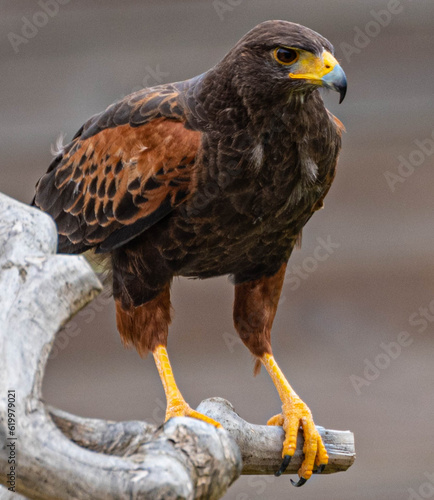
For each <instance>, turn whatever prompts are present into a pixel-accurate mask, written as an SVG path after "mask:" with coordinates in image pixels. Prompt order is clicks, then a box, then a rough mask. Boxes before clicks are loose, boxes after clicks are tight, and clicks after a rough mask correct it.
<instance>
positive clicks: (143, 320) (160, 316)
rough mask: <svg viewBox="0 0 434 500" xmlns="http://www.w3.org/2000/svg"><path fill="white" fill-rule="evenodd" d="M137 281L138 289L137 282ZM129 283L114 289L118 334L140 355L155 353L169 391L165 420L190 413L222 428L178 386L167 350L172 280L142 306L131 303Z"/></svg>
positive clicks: (162, 377)
mask: <svg viewBox="0 0 434 500" xmlns="http://www.w3.org/2000/svg"><path fill="white" fill-rule="evenodd" d="M119 276H120V273H118V275H117V278H118V279H119ZM134 283H135V285H136V288H137V286H138V285H137V283H136V282H134ZM126 284H128V282H127V283H126ZM126 284H125V283H120V284H119V283H118V286H117V287H116V288H115V290H117V291H118V293H117V296H116V295H115V299H116V320H117V325H118V329H119V333H120V334H121V338H122V341H123V342H124V344H125V345H127V346H134V347H135V348H136V349H137V351H138V352H139V354H140V355H141V356H146V354H147V353H148V352H149V351H151V352H152V354H153V356H154V360H155V364H156V365H157V369H158V373H159V374H160V378H161V381H162V382H163V386H164V392H165V393H166V400H167V410H166V420H168V419H169V418H171V417H180V416H187V417H193V418H197V419H199V420H203V421H204V422H207V423H209V424H212V425H214V426H215V427H221V424H219V423H218V422H216V421H215V420H213V419H212V418H209V417H207V416H205V415H202V414H201V413H199V412H197V411H195V410H192V409H191V408H190V406H188V404H187V403H186V402H185V400H184V398H183V397H182V394H181V392H180V391H179V389H178V386H177V385H176V382H175V377H174V376H173V371H172V367H171V366H170V362H169V356H168V355H167V349H166V345H167V335H168V328H169V324H170V320H171V318H170V283H167V284H165V285H164V287H163V288H162V289H161V291H160V292H159V293H158V294H156V295H155V297H154V298H152V299H151V300H149V301H147V302H145V303H143V304H139V305H134V304H133V303H131V300H130V299H129V297H128V296H127V295H126V293H125V290H126ZM121 285H122V286H121ZM136 288H135V289H136ZM145 291H146V290H145Z"/></svg>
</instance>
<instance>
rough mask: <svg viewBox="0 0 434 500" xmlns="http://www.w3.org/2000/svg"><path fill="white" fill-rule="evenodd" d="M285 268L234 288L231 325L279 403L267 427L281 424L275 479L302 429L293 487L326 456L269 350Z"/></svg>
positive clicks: (321, 465)
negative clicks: (267, 377)
mask: <svg viewBox="0 0 434 500" xmlns="http://www.w3.org/2000/svg"><path fill="white" fill-rule="evenodd" d="M285 269H286V264H283V265H282V267H281V268H280V269H279V271H278V272H277V273H276V274H275V275H273V276H269V277H263V278H260V279H257V280H254V281H248V282H241V283H239V284H237V285H236V286H235V302H234V323H235V328H236V330H237V331H238V333H239V335H240V337H241V340H242V341H243V342H244V344H245V345H246V346H247V347H248V348H249V349H250V351H251V352H252V354H253V355H254V356H256V358H257V363H256V367H255V373H256V372H257V371H259V369H260V367H261V363H262V364H263V365H264V366H265V368H266V369H267V371H268V373H269V374H270V376H271V379H272V380H273V383H274V385H275V386H276V389H277V391H278V393H279V396H280V399H281V401H282V413H281V414H279V415H276V416H275V417H273V418H272V419H270V420H269V421H268V424H269V425H281V426H282V427H283V429H284V431H285V441H284V443H283V450H282V457H283V462H282V465H281V467H280V469H279V470H278V471H277V472H276V476H280V475H281V474H282V473H283V472H285V470H286V468H287V467H288V464H289V462H290V460H291V457H292V456H293V455H294V453H295V449H296V445H297V434H298V429H299V427H300V425H301V427H302V428H303V434H304V447H303V452H304V456H305V457H304V460H303V463H302V465H301V467H300V469H299V471H298V474H299V476H300V480H299V481H298V483H294V482H293V484H294V485H295V486H302V485H303V484H304V483H305V482H306V481H307V480H308V479H309V478H310V477H311V475H312V472H313V468H314V465H316V466H317V467H318V472H322V470H323V469H324V467H325V466H326V465H327V463H328V456H327V452H326V449H325V447H324V444H323V442H322V439H321V436H320V435H319V433H318V431H317V430H316V427H315V424H314V422H313V419H312V414H311V412H310V410H309V408H308V407H307V405H306V404H305V403H304V402H303V401H302V400H301V399H300V398H299V396H298V395H297V394H296V392H295V391H294V390H293V389H292V387H291V386H290V385H289V383H288V381H287V380H286V378H285V376H284V375H283V373H282V371H281V370H280V368H279V367H278V365H277V363H276V361H275V360H274V357H273V355H272V351H271V342H270V335H271V327H272V324H273V320H274V316H275V314H276V310H277V305H278V302H279V297H280V292H281V289H282V284H283V280H284V277H285ZM235 278H236V279H237V277H235Z"/></svg>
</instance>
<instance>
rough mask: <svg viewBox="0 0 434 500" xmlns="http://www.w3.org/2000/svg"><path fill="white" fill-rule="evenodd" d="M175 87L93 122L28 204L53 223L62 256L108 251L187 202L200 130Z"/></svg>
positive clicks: (135, 98) (144, 94) (130, 101)
mask: <svg viewBox="0 0 434 500" xmlns="http://www.w3.org/2000/svg"><path fill="white" fill-rule="evenodd" d="M179 92H180V91H179V90H178V89H177V88H176V87H175V86H173V85H168V86H161V87H154V88H153V89H145V90H143V91H140V92H138V93H135V94H132V95H131V96H128V97H126V98H125V99H123V100H122V101H120V102H118V103H116V104H114V105H112V106H110V107H109V108H108V109H107V110H106V111H104V112H103V113H101V114H100V115H96V116H95V117H93V118H91V119H90V120H89V121H88V122H87V123H85V124H84V125H83V127H82V128H81V129H80V130H79V131H78V132H77V134H76V135H75V137H74V138H73V140H72V142H71V143H70V144H68V145H67V146H66V147H65V148H64V150H63V151H62V153H61V154H59V155H58V156H56V157H55V158H54V160H53V162H52V164H51V165H50V167H49V169H48V172H47V173H46V174H45V175H44V176H43V177H42V178H41V179H40V180H39V182H38V184H37V186H36V194H35V198H34V200H33V204H34V205H36V206H37V207H39V208H40V209H41V210H43V211H45V212H48V213H49V214H50V215H51V216H52V217H53V218H54V220H55V221H56V223H57V227H58V232H59V251H60V252H67V253H79V252H82V251H84V250H86V249H88V248H92V247H96V248H97V252H109V251H111V250H113V249H115V248H117V247H119V246H121V245H123V244H125V243H127V242H128V241H130V240H132V239H133V238H135V237H136V236H137V235H139V234H140V233H142V232H143V231H145V230H146V229H147V228H149V227H150V226H152V225H153V224H155V223H157V222H158V221H159V220H160V219H162V218H163V217H165V216H166V215H167V214H169V213H170V212H171V211H172V210H173V209H174V208H175V207H176V206H178V205H179V204H181V203H182V202H183V201H185V200H186V199H187V198H188V196H189V195H190V194H191V193H192V192H193V190H194V186H195V182H196V180H195V172H194V162H195V157H196V154H197V150H198V148H199V144H200V132H197V131H193V130H190V129H187V128H186V127H185V117H184V115H183V110H182V108H181V107H180V105H179Z"/></svg>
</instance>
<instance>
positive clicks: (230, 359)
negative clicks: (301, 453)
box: [0, 0, 434, 500]
mask: <svg viewBox="0 0 434 500" xmlns="http://www.w3.org/2000/svg"><path fill="white" fill-rule="evenodd" d="M62 3H66V4H65V5H59V9H58V12H57V13H54V14H53V16H52V17H50V18H48V17H47V16H45V18H44V16H43V15H42V16H41V15H40V14H38V13H40V12H41V11H42V9H41V5H40V4H38V3H37V2H31V1H17V2H12V1H1V2H0V6H1V10H0V12H1V17H0V24H1V31H2V35H1V45H0V68H1V75H0V89H1V92H0V96H1V97H0V99H1V115H0V144H1V152H2V153H1V167H0V169H1V170H0V172H1V176H0V191H2V192H4V193H6V194H8V195H10V196H13V197H15V198H18V199H19V200H22V201H26V202H28V201H30V199H31V197H32V192H33V186H34V184H35V182H36V181H37V179H38V178H39V177H40V176H41V175H42V174H43V173H44V172H45V170H46V169H47V166H48V164H49V162H50V158H51V155H50V152H49V149H50V144H51V143H54V142H55V140H56V137H57V135H58V134H59V132H64V133H66V136H67V139H71V138H72V136H73V134H74V133H75V132H76V130H77V129H78V128H79V127H80V126H81V124H82V123H83V122H84V121H85V120H86V119H87V118H88V117H89V116H90V115H92V114H94V113H97V112H99V111H101V110H103V109H104V108H105V107H107V106H108V105H109V104H110V103H111V102H113V101H114V100H116V99H118V98H120V97H122V96H123V95H126V94H128V93H130V92H131V91H133V90H136V89H137V88H139V87H141V86H148V85H153V84H156V83H161V82H168V81H177V80H182V79H186V78H189V77H191V76H194V75H196V74H198V73H201V72H203V71H205V70H206V69H208V68H209V67H211V66H212V65H214V64H215V63H216V62H217V61H218V60H219V59H220V58H221V57H223V55H224V54H225V53H226V52H227V51H228V50H229V49H230V48H231V46H232V45H233V44H234V43H235V42H236V41H237V40H238V39H239V38H240V37H241V36H242V35H243V34H244V33H245V32H246V31H248V30H249V29H250V28H252V27H253V26H255V25H256V24H257V23H259V22H261V21H264V20H266V19H273V18H274V19H279V18H280V19H286V20H290V21H295V22H299V23H302V24H305V25H307V26H309V27H310V28H312V29H314V30H316V31H318V32H320V33H321V34H323V35H324V36H326V37H327V38H328V39H329V40H330V41H331V42H332V43H333V44H334V45H335V48H336V54H337V57H338V59H339V60H340V61H341V63H342V66H343V67H344V69H345V71H346V73H347V76H348V81H349V90H348V94H347V98H346V100H345V101H344V103H343V104H342V105H341V106H338V104H337V101H338V96H337V95H336V94H334V93H333V94H329V95H326V96H325V100H326V102H327V105H328V107H329V109H330V110H331V111H332V112H333V113H334V114H336V115H337V116H338V117H339V118H340V119H341V120H342V121H343V122H344V124H345V125H346V127H347V134H346V135H345V137H344V148H343V153H342V155H341V159H340V164H339V171H338V175H337V179H336V181H335V183H334V186H333V188H332V189H331V192H330V193H329V195H328V197H327V200H326V207H325V210H322V211H321V212H320V213H317V214H316V215H315V216H314V217H313V219H312V220H311V221H310V223H309V224H308V226H307V227H306V229H305V231H304V237H303V248H302V250H301V251H297V252H295V253H294V255H293V256H292V258H291V260H290V264H289V267H288V269H289V270H290V273H291V274H288V278H287V282H286V284H285V287H284V290H283V295H282V303H281V305H280V309H279V311H278V315H277V318H276V321H275V325H274V330H273V343H274V349H275V354H276V357H277V359H278V361H279V362H280V364H281V366H282V369H283V370H284V372H285V373H286V374H287V376H288V378H289V380H290V382H291V383H292V385H293V386H294V388H295V389H296V390H297V392H298V393H299V394H300V395H301V397H302V398H303V399H304V400H305V401H306V402H307V403H308V404H309V406H310V408H311V409H312V412H313V415H314V418H315V421H316V423H317V424H320V425H323V426H325V427H328V428H334V429H351V430H352V431H353V432H354V433H355V436H356V451H357V460H356V462H355V464H354V466H353V467H352V468H351V469H350V470H349V471H348V472H346V473H343V474H336V475H333V476H328V477H321V478H319V477H314V478H312V480H311V481H309V483H308V484H307V485H306V486H305V487H304V488H302V489H299V490H295V489H293V488H292V486H291V485H290V482H289V477H288V476H286V477H281V478H274V477H263V476H262V477H261V476H257V477H250V478H249V477H242V478H241V479H240V480H238V481H237V482H236V484H235V485H233V486H232V488H231V489H230V490H229V492H228V493H227V495H226V496H225V499H227V500H229V499H231V500H254V499H277V498H298V499H311V498H318V499H327V500H332V499H333V500H336V499H338V500H341V499H394V500H400V499H407V498H434V479H432V480H431V482H429V481H430V480H429V479H428V477H427V476H426V474H434V454H433V443H434V391H433V380H434V362H433V360H434V343H433V340H432V334H433V331H434V326H433V325H434V248H433V239H434V231H433V209H434V196H433V188H434V171H433V159H434V139H433V135H434V119H433V117H434V95H433V94H434V83H433V81H434V58H433V46H434V2H432V1H428V0H426V1H425V0H420V1H417V2H415V1H410V0H402V1H400V0H391V1H389V2H387V1H368V0H364V1H355V0H330V1H327V2H325V1H323V2H319V1H317V0H304V1H303V2H300V1H295V0H290V1H288V0H269V1H262V2H260V1H248V0H244V1H242V0H222V1H218V2H213V1H212V0H204V1H180V0H172V1H160V2H156V1H155V2H152V1H126V0H123V1H122V2H120V1H118V2H116V1H104V2H101V1H100V2H96V1H84V0H72V1H70V2H66V1H65V0H63V2H62ZM35 15H36V18H34V16H35ZM23 16H24V17H25V18H26V19H29V20H32V19H34V20H35V22H36V23H39V25H40V27H39V28H37V30H36V33H35V32H34V31H31V28H28V27H27V28H25V24H26V22H25V21H24V20H23ZM23 29H25V30H26V29H27V31H25V33H27V35H32V36H31V37H29V36H27V35H25V36H27V38H25V40H27V41H23V40H22V39H19V38H17V37H14V35H11V33H14V34H15V35H17V36H18V35H19V36H22V30H23ZM416 141H417V142H416ZM430 148H431V149H430ZM385 174H386V175H387V176H388V179H389V180H387V179H386V177H385ZM393 176H395V177H393ZM318 238H322V240H323V241H326V242H327V241H329V242H331V243H332V244H333V246H332V247H331V248H329V250H323V251H322V253H321V257H322V259H323V260H318V258H317V257H316V256H318V255H319V254H318V252H315V249H316V248H317V246H318V245H319V244H320V243H319V241H320V240H318ZM232 297H233V290H232V286H231V285H230V284H229V282H228V280H227V279H226V278H220V279H214V280H208V281H204V282H199V281H189V280H186V279H181V280H178V281H176V282H175V284H174V286H173V304H174V307H175V311H176V317H175V321H174V324H173V326H172V328H171V332H170V336H169V351H170V352H171V356H172V361H173V365H174V370H175V374H176V376H177V380H178V383H179V385H180V387H181V389H182V391H183V392H184V395H185V397H186V399H187V400H188V401H189V402H190V404H191V405H197V404H198V403H199V402H200V401H201V400H202V399H204V398H206V397H209V396H222V397H225V398H227V399H229V400H230V401H231V402H232V403H233V404H234V405H235V407H236V409H237V410H238V412H239V413H240V414H241V416H243V417H244V418H246V419H248V420H250V421H252V422H255V423H264V422H265V421H266V420H267V419H268V418H269V417H270V416H271V415H273V414H274V413H276V412H277V411H278V410H279V400H278V396H277V393H276V391H275V389H274V388H273V386H272V384H271V382H270V380H269V378H268V376H267V375H266V374H265V373H264V372H263V373H261V375H260V376H258V377H257V378H256V379H254V378H253V376H252V371H253V363H252V360H251V357H250V355H249V353H248V352H247V350H246V349H245V348H244V347H243V346H242V345H241V344H240V342H239V341H237V337H236V335H235V333H234V330H233V326H232V318H231V305H232ZM430 304H431V306H430ZM401 332H407V336H405V334H401ZM400 335H401V336H400ZM403 339H406V340H405V341H404V340H403ZM398 340H401V341H402V342H401V344H402V345H401V346H398V344H397V342H398ZM391 343H392V344H391ZM370 363H371V365H370ZM376 365H377V366H376ZM368 366H370V368H368ZM364 371H365V373H364ZM357 377H359V378H357ZM44 396H45V399H46V400H47V401H48V402H49V403H51V404H54V405H57V406H59V407H61V408H63V409H65V410H68V411H71V412H74V413H77V414H80V415H84V416H94V417H104V418H110V419H149V420H156V421H158V422H159V421H161V420H162V418H163V411H162V409H161V407H162V406H164V403H163V401H164V394H163V390H162V387H161V384H160V381H159V379H158V375H157V371H156V369H155V367H154V364H153V361H152V359H151V358H148V359H146V360H141V359H140V358H139V357H138V355H137V354H136V353H135V352H132V351H126V350H124V349H123V348H122V347H121V344H120V340H119V337H118V334H117V332H116V327H115V318H114V311H113V304H112V302H111V301H110V300H107V299H104V298H103V297H102V298H101V297H100V298H99V299H97V300H96V301H95V303H93V304H91V305H90V306H89V308H88V309H87V310H86V311H83V312H82V313H80V314H79V315H78V316H77V317H76V318H75V319H74V322H73V323H72V324H71V325H70V327H69V328H68V329H67V330H66V332H64V333H63V334H61V336H60V337H59V339H58V341H57V343H56V346H55V348H54V351H53V355H52V358H51V360H50V363H49V366H48V371H47V375H46V379H45V382H44ZM417 495H419V497H418V496H417Z"/></svg>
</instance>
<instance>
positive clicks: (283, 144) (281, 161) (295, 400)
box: [33, 21, 347, 486]
mask: <svg viewBox="0 0 434 500" xmlns="http://www.w3.org/2000/svg"><path fill="white" fill-rule="evenodd" d="M346 86H347V83H346V77H345V74H344V72H343V70H342V68H341V66H340V65H339V64H338V62H337V60H336V59H335V57H334V56H333V47H332V45H331V44H330V42H328V40H326V39H325V38H324V37H322V36H321V35H319V34H318V33H316V32H315V31H312V30H310V29H308V28H306V27H304V26H301V25H299V24H294V23H290V22H286V21H266V22H263V23H261V24H259V25H258V26H256V27H255V28H253V29H252V30H251V31H249V32H248V33H247V34H246V35H245V36H244V37H243V38H241V40H240V41H239V42H238V43H237V44H236V45H235V46H234V47H233V48H232V49H231V50H230V51H229V53H228V54H227V55H226V56H225V57H224V58H223V59H222V60H221V61H220V62H219V63H217V64H216V65H215V66H214V67H213V68H212V69H210V70H209V71H206V72H205V73H203V74H201V75H199V76H196V77H194V78H191V79H190V80H186V81H182V82H177V83H170V84H165V85H158V86H156V87H152V88H145V89H143V90H140V91H138V92H135V93H133V94H131V95H129V96H127V97H125V98H123V99H121V100H119V101H118V102H116V103H114V104H112V105H111V106H109V107H108V108H107V109H106V110H105V111H103V112H102V113H100V114H97V115H95V116H93V117H92V118H90V119H89V120H88V121H87V122H86V123H85V124H84V125H83V126H82V127H81V128H80V130H79V131H78V132H77V133H76V134H75V136H74V137H73V139H72V141H71V142H70V143H69V144H68V145H66V146H64V147H63V148H62V150H61V151H60V152H59V153H58V154H57V155H56V156H55V158H54V159H53V162H52V163H51V165H50V167H49V168H48V171H47V173H46V174H45V175H44V176H42V178H41V179H40V180H39V182H38V183H37V186H36V193H35V198H34V201H33V204H34V205H36V206H37V207H39V208H40V209H41V210H43V211H44V212H47V213H48V214H50V215H51V216H52V217H53V218H54V220H55V221H56V223H57V228H58V233H59V244H58V251H59V252H61V253H71V254H76V253H81V252H85V251H87V250H90V249H93V251H94V252H95V254H102V255H103V256H105V257H108V258H109V260H110V264H111V268H112V277H113V278H112V279H113V295H114V300H115V304H116V317H117V327H118V330H119V332H120V335H121V338H122V341H123V343H124V344H125V345H127V346H134V347H135V348H136V349H137V351H138V353H139V354H140V355H141V356H145V355H146V354H147V353H148V352H151V353H152V354H153V357H154V359H155V363H156V366H157V369H158V372H159V374H160V377H161V380H162V383H163V386H164V390H165V394H166V399H167V411H166V419H169V418H171V417H174V416H180V415H184V416H190V417H194V418H198V419H201V420H204V421H205V422H208V423H210V424H212V425H215V426H217V427H219V426H220V424H219V423H218V422H216V421H214V420H212V419H210V418H208V417H207V416H205V415H201V414H199V413H198V412H196V411H195V410H193V409H192V408H190V406H189V405H188V404H187V403H186V402H185V400H184V399H183V397H182V395H181V392H180V390H179V389H178V387H177V385H176V382H175V378H174V376H173V372H172V369H171V365H170V362H169V358H168V354H167V350H166V346H167V336H168V327H169V324H170V322H171V305H170V286H171V282H172V279H173V277H174V276H187V277H190V278H211V277H213V276H221V275H229V276H230V277H231V280H232V282H233V284H234V287H235V300H234V309H233V317H234V324H235V328H236V330H237V332H238V333H239V335H240V337H241V339H242V341H243V342H244V344H245V345H246V346H247V347H248V349H249V350H250V351H251V353H252V354H253V356H254V357H255V359H256V365H255V371H256V372H257V371H259V369H260V367H261V366H262V365H263V366H264V367H265V368H266V370H267V371H268V373H269V374H270V376H271V378H272V380H273V383H274V385H275V386H276V388H277V391H278V393H279V396H280V398H281V400H282V413H280V414H279V415H276V416H275V417H273V418H271V419H270V420H269V422H268V424H270V425H281V426H283V429H284V431H285V440H284V443H283V450H282V457H283V461H282V466H281V467H280V469H279V470H278V471H277V472H276V475H280V474H282V473H283V472H284V471H285V469H286V468H287V466H288V463H289V461H290V459H291V457H292V456H293V455H294V452H295V449H296V439H297V433H298V431H299V427H301V428H302V431H303V434H304V442H305V444H304V460H303V463H302V465H301V467H300V469H299V471H298V474H299V477H300V479H299V481H298V482H297V483H295V482H293V484H295V485H296V486H301V485H302V484H304V483H305V482H306V481H307V479H309V477H310V476H311V475H312V472H313V471H314V469H315V470H316V471H318V472H321V471H322V470H323V469H324V467H325V466H326V464H327V462H328V456H327V452H326V449H325V447H324V445H323V442H322V440H321V437H320V435H319V433H318V431H317V430H316V427H315V425H314V422H313V419H312V415H311V412H310V410H309V408H308V406H307V405H306V404H305V403H304V402H303V401H302V400H301V399H300V397H299V396H298V395H297V394H296V392H295V391H294V389H293V388H292V387H291V385H290V384H289V383H288V381H287V379H286V378H285V376H284V374H283V373H282V371H281V370H280V368H279V366H278V365H277V363H276V361H275V358H274V357H273V353H272V349H271V342H270V333H271V327H272V324H273V319H274V316H275V314H276V310H277V305H278V302H279V296H280V292H281V289H282V284H283V281H284V276H285V269H286V265H287V261H288V259H289V257H290V255H291V252H292V250H293V248H294V246H295V245H296V244H297V242H298V241H299V240H300V237H301V231H302V229H303V226H304V225H305V224H306V222H307V221H308V220H309V219H310V218H311V216H312V214H313V213H314V212H315V211H316V210H318V209H319V208H321V207H322V205H323V199H324V197H325V195H326V194H327V192H328V190H329V188H330V186H331V184H332V181H333V178H334V176H335V169H336V163H337V158H338V154H339V151H340V148H341V134H342V130H343V126H342V124H341V122H340V121H339V120H338V119H337V118H335V117H334V116H333V115H332V114H331V113H330V112H329V111H327V109H326V108H325V106H324V103H323V100H322V98H321V96H320V93H319V90H318V89H319V87H325V88H328V89H332V90H335V91H337V92H338V93H339V94H340V101H342V100H343V98H344V96H345V92H346Z"/></svg>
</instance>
